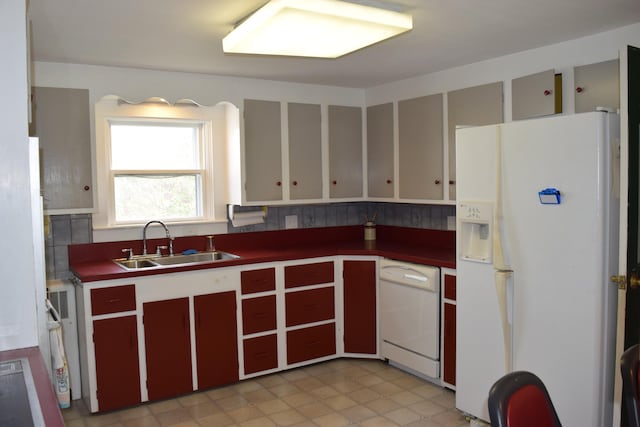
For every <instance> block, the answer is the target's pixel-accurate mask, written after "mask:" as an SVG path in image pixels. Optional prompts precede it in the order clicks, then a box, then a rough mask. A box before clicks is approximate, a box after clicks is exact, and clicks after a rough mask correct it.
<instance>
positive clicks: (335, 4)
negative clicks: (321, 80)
mask: <svg viewBox="0 0 640 427" xmlns="http://www.w3.org/2000/svg"><path fill="white" fill-rule="evenodd" d="M412 27H413V22H412V18H411V15H407V14H404V13H399V12H395V11H391V10H386V9H379V8H375V7H371V6H363V5H360V4H355V3H348V2H344V1H339V0H271V1H270V2H269V3H267V4H266V5H264V6H263V7H262V8H260V9H258V10H257V11H256V12H255V13H253V14H252V15H251V16H249V17H248V18H247V19H246V20H244V21H242V23H240V24H239V25H238V26H237V27H236V28H235V29H234V30H233V31H232V32H231V33H229V34H228V35H227V36H226V37H225V38H224V39H223V40H222V49H223V50H224V52H226V53H245V54H254V55H283V56H306V57H316V58H338V57H340V56H342V55H345V54H347V53H350V52H353V51H355V50H358V49H362V48H363V47H366V46H370V45H372V44H374V43H378V42H380V41H382V40H385V39H388V38H390V37H393V36H396V35H398V34H402V33H404V32H406V31H409V30H411V28H412Z"/></svg>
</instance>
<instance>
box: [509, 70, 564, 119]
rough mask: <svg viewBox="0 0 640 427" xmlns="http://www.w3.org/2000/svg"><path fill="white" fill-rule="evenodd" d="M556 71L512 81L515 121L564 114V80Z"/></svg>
mask: <svg viewBox="0 0 640 427" xmlns="http://www.w3.org/2000/svg"><path fill="white" fill-rule="evenodd" d="M558 77H560V78H556V73H555V71H554V70H547V71H543V72H541V73H536V74H531V75H528V76H524V77H519V78H517V79H513V80H512V81H511V107H512V108H511V115H512V118H513V120H522V119H530V118H532V117H541V116H549V115H552V114H557V113H560V112H562V78H561V76H560V75H558Z"/></svg>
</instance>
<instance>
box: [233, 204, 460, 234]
mask: <svg viewBox="0 0 640 427" xmlns="http://www.w3.org/2000/svg"><path fill="white" fill-rule="evenodd" d="M257 209H258V208H257V207H243V206H235V207H234V210H235V212H247V211H255V210H257ZM455 213H456V208H455V206H441V205H416V204H409V203H384V202H350V203H328V204H316V205H294V206H268V207H267V216H266V218H265V222H264V223H263V224H255V225H247V226H243V227H234V226H233V225H232V224H231V222H229V233H244V232H249V231H266V230H284V229H285V217H287V216H289V215H296V216H297V217H298V228H313V227H333V226H341V225H356V224H363V223H364V222H365V220H366V219H367V218H369V219H371V218H373V216H374V214H375V216H376V223H378V224H383V225H396V226H402V227H413V228H430V229H436V230H446V229H447V217H449V216H454V215H455Z"/></svg>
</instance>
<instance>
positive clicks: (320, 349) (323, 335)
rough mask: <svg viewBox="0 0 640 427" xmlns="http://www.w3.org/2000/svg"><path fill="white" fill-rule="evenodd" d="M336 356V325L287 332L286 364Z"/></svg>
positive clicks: (330, 324)
mask: <svg viewBox="0 0 640 427" xmlns="http://www.w3.org/2000/svg"><path fill="white" fill-rule="evenodd" d="M333 354H336V324H335V323H329V324H326V325H319V326H311V327H309V328H303V329H296V330H293V331H288V332H287V363H288V364H293V363H298V362H304V361H306V360H312V359H317V358H319V357H324V356H331V355H333Z"/></svg>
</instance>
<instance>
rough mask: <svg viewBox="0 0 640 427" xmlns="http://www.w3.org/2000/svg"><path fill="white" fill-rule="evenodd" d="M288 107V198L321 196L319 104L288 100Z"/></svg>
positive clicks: (318, 197)
mask: <svg viewBox="0 0 640 427" xmlns="http://www.w3.org/2000/svg"><path fill="white" fill-rule="evenodd" d="M287 109H288V113H287V114H288V122H289V126H288V129H289V195H290V198H291V199H292V200H303V199H322V137H321V136H322V132H321V126H320V124H321V114H320V105H317V104H296V103H290V104H288V105H287Z"/></svg>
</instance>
